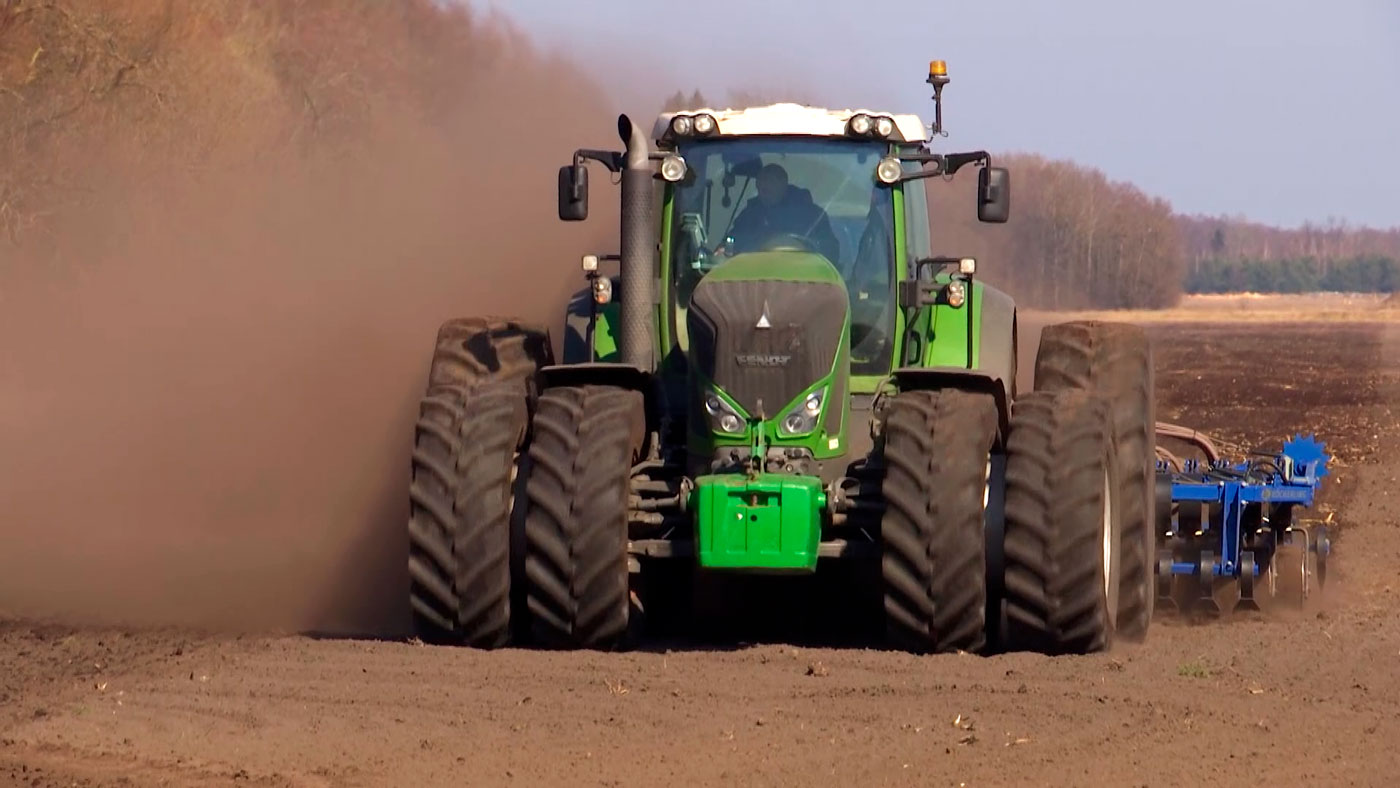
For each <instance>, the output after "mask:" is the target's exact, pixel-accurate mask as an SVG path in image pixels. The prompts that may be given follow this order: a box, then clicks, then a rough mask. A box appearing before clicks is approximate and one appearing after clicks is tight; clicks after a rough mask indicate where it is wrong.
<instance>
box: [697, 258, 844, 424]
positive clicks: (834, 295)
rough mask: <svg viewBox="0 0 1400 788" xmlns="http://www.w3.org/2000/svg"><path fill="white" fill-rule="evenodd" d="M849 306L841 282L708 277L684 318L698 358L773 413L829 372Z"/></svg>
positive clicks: (731, 390)
mask: <svg viewBox="0 0 1400 788" xmlns="http://www.w3.org/2000/svg"><path fill="white" fill-rule="evenodd" d="M846 308H847V301H846V295H845V293H844V292H843V291H842V290H841V288H840V286H839V285H836V284H829V283H824V282H791V281H782V280H766V279H765V280H740V281H736V280H723V281H704V280H702V281H701V282H700V284H699V286H697V287H696V288H695V293H694V295H693V296H692V298H691V304H690V310H689V312H688V314H687V317H686V319H687V321H688V328H689V334H690V347H691V354H692V358H693V359H694V360H695V365H696V368H697V369H698V371H699V372H701V373H702V374H704V375H705V376H706V377H708V378H709V379H710V380H712V381H714V382H715V383H716V384H717V385H718V386H719V387H720V388H722V389H724V391H726V392H727V393H728V394H729V395H730V396H731V397H733V398H734V399H735V400H736V401H737V402H738V403H739V405H740V406H742V407H743V408H744V410H745V411H747V412H748V414H749V415H751V416H763V417H765V418H773V417H775V416H777V415H779V412H780V411H781V409H782V408H783V407H784V406H785V405H787V404H788V403H789V402H791V401H792V400H793V399H795V398H796V397H797V396H798V395H799V394H801V393H802V392H803V390H804V389H806V388H807V387H808V386H810V385H812V384H813V383H814V382H816V381H817V380H818V379H820V378H822V377H825V376H826V375H827V374H828V373H830V372H831V367H832V364H833V363H834V362H835V360H836V355H837V352H838V351H839V350H840V343H841V327H842V325H843V324H844V323H845V319H846ZM761 326H766V327H761Z"/></svg>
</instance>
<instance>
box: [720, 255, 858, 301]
mask: <svg viewBox="0 0 1400 788" xmlns="http://www.w3.org/2000/svg"><path fill="white" fill-rule="evenodd" d="M705 278H706V279H709V280H710V281H712V282H731V281H753V280H756V279H757V280H768V281H779V282H820V283H824V284H835V285H840V286H841V290H842V291H843V292H844V291H845V289H846V282H845V280H844V279H842V278H841V272H840V271H837V270H836V266H834V265H832V264H831V263H830V262H828V261H827V259H826V258H825V257H823V256H821V255H819V254H813V253H811V252H749V253H747V254H741V255H736V256H734V257H731V258H730V259H728V260H726V261H724V262H723V263H720V264H719V265H717V266H715V267H714V268H713V269H711V271H710V272H709V273H708V274H706V275H705Z"/></svg>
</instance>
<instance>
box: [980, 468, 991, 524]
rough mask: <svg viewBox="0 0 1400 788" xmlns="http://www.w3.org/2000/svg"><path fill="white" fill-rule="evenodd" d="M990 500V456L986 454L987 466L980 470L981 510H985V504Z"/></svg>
mask: <svg viewBox="0 0 1400 788" xmlns="http://www.w3.org/2000/svg"><path fill="white" fill-rule="evenodd" d="M991 500H992V458H991V456H990V455H988V456H987V468H986V470H985V471H983V472H982V511H983V512H985V511H987V504H988V503H990V502H991Z"/></svg>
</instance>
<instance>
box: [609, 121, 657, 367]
mask: <svg viewBox="0 0 1400 788" xmlns="http://www.w3.org/2000/svg"><path fill="white" fill-rule="evenodd" d="M617 131H618V134H619V136H621V137H622V141H623V143H624V144H625V145H626V146H627V153H626V157H625V160H624V163H623V168H622V238H621V247H620V249H619V251H620V254H621V258H622V260H621V265H620V266H619V268H620V272H619V273H620V278H619V285H620V286H621V289H622V294H621V300H620V303H619V305H618V306H619V308H620V311H621V320H620V322H621V326H620V327H619V332H618V334H619V336H618V340H619V342H618V344H619V351H620V352H621V355H622V363H623V364H626V365H627V366H630V367H636V368H637V369H640V370H646V371H650V370H651V369H652V368H653V367H654V361H655V359H654V357H653V353H654V346H655V344H656V343H655V341H654V339H653V337H652V322H653V318H652V314H651V308H652V302H653V300H654V299H653V298H652V292H651V290H652V280H653V279H654V278H655V277H656V259H655V250H656V241H655V238H654V235H655V222H654V221H653V217H652V215H651V214H652V188H653V186H652V168H651V161H650V159H651V156H650V151H649V150H648V147H647V138H646V134H645V133H644V132H643V131H642V130H641V129H640V128H638V127H637V125H636V124H635V123H633V122H632V121H631V119H630V118H628V117H627V116H626V115H620V116H618V119H617Z"/></svg>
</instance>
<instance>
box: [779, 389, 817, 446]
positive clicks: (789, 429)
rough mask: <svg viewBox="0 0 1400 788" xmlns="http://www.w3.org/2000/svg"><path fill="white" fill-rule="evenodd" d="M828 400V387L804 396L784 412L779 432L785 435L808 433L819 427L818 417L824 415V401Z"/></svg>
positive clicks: (792, 435) (793, 435)
mask: <svg viewBox="0 0 1400 788" xmlns="http://www.w3.org/2000/svg"><path fill="white" fill-rule="evenodd" d="M825 400H826V388H825V387H823V388H820V389H817V390H816V391H814V392H812V393H811V394H808V395H807V396H806V397H803V398H802V401H801V402H799V403H797V407H795V408H793V409H792V410H790V411H788V412H787V413H785V414H783V418H782V420H781V421H779V422H778V434H779V435H782V436H784V437H795V436H798V435H806V434H808V433H810V432H812V431H813V430H815V429H816V428H817V419H819V418H821V415H822V403H823V402H825Z"/></svg>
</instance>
